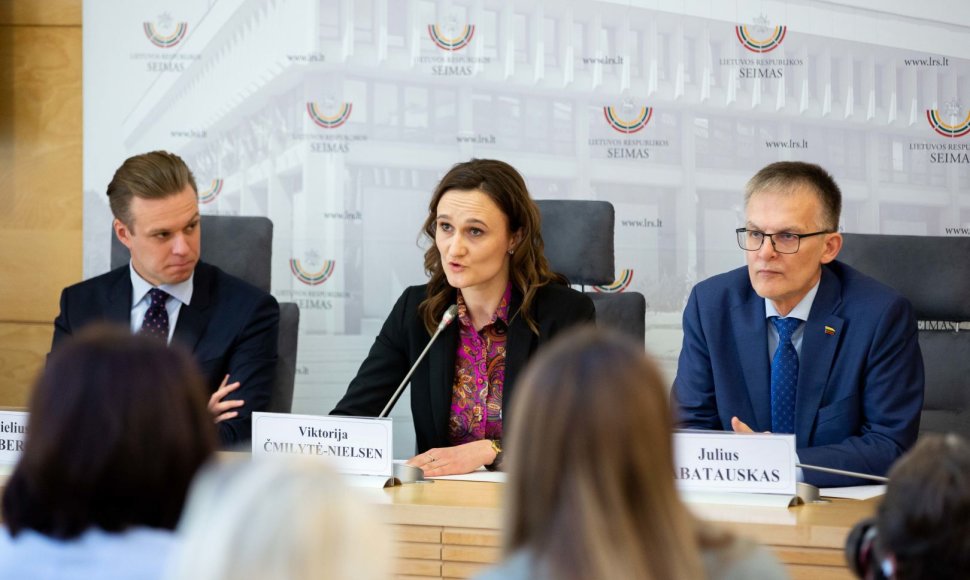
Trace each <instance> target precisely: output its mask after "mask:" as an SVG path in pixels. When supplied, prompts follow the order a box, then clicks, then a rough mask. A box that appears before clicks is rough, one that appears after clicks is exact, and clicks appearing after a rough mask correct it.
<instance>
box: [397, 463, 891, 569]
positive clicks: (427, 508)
mask: <svg viewBox="0 0 970 580" xmlns="http://www.w3.org/2000/svg"><path fill="white" fill-rule="evenodd" d="M383 493H384V494H385V495H386V499H387V502H386V503H384V504H383V505H381V508H380V509H381V510H382V512H383V514H384V516H385V518H386V519H387V521H388V522H389V523H390V524H392V526H393V527H394V530H395V533H396V538H397V541H398V560H397V562H396V568H395V573H396V574H397V577H398V578H429V577H430V578H467V577H469V576H471V575H473V574H474V573H476V572H477V571H478V570H480V569H482V568H483V567H484V566H485V565H487V564H490V563H492V562H496V561H498V560H499V558H500V546H501V535H500V531H499V530H500V529H501V525H502V510H501V504H502V493H503V485H502V484H499V483H486V482H475V481H445V480H437V481H435V482H434V483H424V484H409V485H403V486H398V487H393V488H387V489H385V490H383ZM878 501H879V500H878V499H872V500H866V501H852V500H833V501H832V502H831V503H824V504H810V505H803V506H798V507H793V508H787V509H785V508H764V507H750V506H743V507H741V506H723V505H704V504H691V509H692V510H693V511H695V513H697V514H698V515H700V516H701V517H703V518H704V519H705V520H708V521H712V522H716V523H717V524H718V525H721V526H723V527H725V528H727V529H730V530H734V531H736V532H738V533H740V534H744V535H746V536H748V537H750V538H753V539H755V540H757V541H759V542H761V543H762V544H764V545H766V546H769V547H770V548H771V549H772V550H773V551H774V553H775V554H776V555H777V556H778V558H779V559H780V560H781V561H782V562H784V564H785V566H786V567H787V569H788V572H789V574H790V575H791V577H792V578H793V579H796V580H797V579H800V578H805V579H808V578H811V579H813V580H815V579H819V580H826V579H829V578H852V577H853V576H852V573H851V572H849V570H848V568H846V566H845V561H844V558H843V555H842V554H843V545H844V542H845V538H846V536H847V535H848V533H849V530H851V529H852V526H854V525H855V523H856V522H858V521H859V520H861V519H863V518H866V517H868V516H870V515H872V514H873V513H874V512H875V508H876V505H877V504H878Z"/></svg>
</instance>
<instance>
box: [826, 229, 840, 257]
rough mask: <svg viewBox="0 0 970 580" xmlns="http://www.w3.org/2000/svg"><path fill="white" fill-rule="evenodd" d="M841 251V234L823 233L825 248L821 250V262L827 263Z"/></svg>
mask: <svg viewBox="0 0 970 580" xmlns="http://www.w3.org/2000/svg"><path fill="white" fill-rule="evenodd" d="M840 251H842V234H840V233H838V232H836V233H834V234H825V248H824V250H823V251H822V263H823V264H828V263H829V262H831V261H832V260H834V259H835V257H836V256H838V255H839V252H840Z"/></svg>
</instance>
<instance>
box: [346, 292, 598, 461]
mask: <svg viewBox="0 0 970 580" xmlns="http://www.w3.org/2000/svg"><path fill="white" fill-rule="evenodd" d="M425 288H426V287H425V286H412V287H410V288H408V289H407V290H405V291H404V294H402V295H401V297H400V298H399V299H398V301H397V304H395V305H394V309H393V310H392V311H391V314H390V316H388V317H387V320H386V321H385V322H384V327H383V328H382V329H381V333H380V334H379V335H378V336H377V340H375V341H374V346H372V347H371V349H370V353H369V354H368V355H367V358H366V359H364V362H363V363H362V364H361V365H360V370H358V371H357V376H356V377H355V378H354V380H353V381H351V383H350V386H349V387H348V388H347V393H346V394H345V395H344V397H343V399H341V400H340V402H339V403H337V407H336V408H335V409H334V410H333V411H331V413H332V414H334V415H357V416H365V417H374V416H377V414H378V413H380V412H381V410H382V409H383V408H384V405H386V404H387V401H388V400H390V398H391V395H392V394H393V393H394V389H396V388H397V386H398V384H400V382H401V381H402V380H403V379H404V377H405V375H407V372H408V370H409V369H410V368H411V365H412V364H414V361H416V360H417V359H418V355H419V354H421V351H422V350H424V347H425V346H427V344H428V340H430V339H431V336H430V335H429V334H428V331H427V330H426V329H425V328H424V323H423V322H422V321H421V318H420V316H419V315H418V305H419V304H421V302H422V301H423V300H424V298H425ZM521 301H522V296H521V295H520V294H519V293H518V292H515V291H513V292H512V303H511V305H510V308H509V320H510V323H509V329H508V342H507V344H506V355H505V385H504V387H503V391H502V419H503V421H504V422H505V424H506V425H508V423H507V422H508V421H509V417H510V414H509V413H510V411H511V409H512V403H513V402H514V399H513V397H512V394H513V392H514V390H515V380H516V378H518V376H519V374H520V373H521V371H522V367H523V366H525V363H526V362H527V361H528V360H529V357H531V356H532V355H533V353H535V351H536V350H537V349H538V348H540V347H541V346H542V345H544V344H545V343H547V342H548V341H549V340H550V339H552V338H553V337H554V336H555V335H556V334H557V333H559V332H560V331H562V330H563V329H565V328H567V327H569V326H572V325H575V324H580V323H584V322H591V321H592V320H593V319H594V316H595V312H594V310H593V302H592V301H591V300H590V299H589V298H588V297H587V296H585V295H583V294H582V293H581V292H577V291H575V290H572V289H570V288H568V287H565V286H559V285H554V284H550V285H547V286H543V287H541V288H539V290H538V291H537V292H536V297H535V300H534V301H533V306H532V316H533V320H535V322H536V324H537V325H538V327H539V334H538V335H536V334H533V332H532V330H530V329H529V326H528V324H526V322H525V320H524V319H523V318H522V317H521V316H517V315H516V313H517V312H518V311H519V304H520V303H521ZM457 349H458V324H457V322H456V323H454V324H452V325H450V326H449V327H448V328H446V329H445V330H444V331H443V332H442V333H441V335H440V336H439V337H438V339H437V340H436V341H435V343H434V344H433V345H432V346H431V350H430V351H428V354H427V356H426V357H425V358H424V360H423V361H421V364H420V365H418V368H417V370H415V372H414V375H413V376H412V377H411V414H412V416H413V418H414V430H415V434H416V436H417V445H418V452H419V453H421V452H424V451H427V450H428V449H431V448H432V447H447V446H449V445H450V443H449V441H448V419H449V415H450V413H451V394H452V385H453V384H454V382H455V353H456V351H457Z"/></svg>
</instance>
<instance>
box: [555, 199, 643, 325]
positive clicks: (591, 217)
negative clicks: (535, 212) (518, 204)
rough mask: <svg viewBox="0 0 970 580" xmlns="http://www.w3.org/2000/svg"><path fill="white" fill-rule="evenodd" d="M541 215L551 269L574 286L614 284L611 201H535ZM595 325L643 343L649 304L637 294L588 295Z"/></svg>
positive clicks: (613, 214)
mask: <svg viewBox="0 0 970 580" xmlns="http://www.w3.org/2000/svg"><path fill="white" fill-rule="evenodd" d="M536 204H537V205H538V206H539V211H540V213H541V214H542V241H543V243H544V244H545V250H546V258H547V259H548V260H549V266H550V267H551V268H552V269H553V271H555V272H558V273H560V274H562V275H564V276H566V277H567V278H569V281H570V283H572V284H579V285H583V286H587V285H593V286H603V285H606V284H612V283H613V282H614V281H615V280H616V268H615V260H614V252H613V227H614V221H615V217H616V216H615V212H614V210H613V204H611V203H610V202H608V201H588V200H575V199H540V200H536ZM586 294H587V295H588V296H589V297H590V298H591V299H592V300H593V306H594V307H595V308H596V323H597V324H599V325H601V326H604V327H607V328H613V329H616V330H619V331H620V332H623V333H626V334H629V335H630V336H633V337H635V338H636V339H637V340H639V341H640V344H643V342H644V340H645V337H646V328H645V326H646V311H647V301H646V299H644V297H643V295H642V294H640V293H639V292H623V293H618V294H608V293H599V292H587V293H586Z"/></svg>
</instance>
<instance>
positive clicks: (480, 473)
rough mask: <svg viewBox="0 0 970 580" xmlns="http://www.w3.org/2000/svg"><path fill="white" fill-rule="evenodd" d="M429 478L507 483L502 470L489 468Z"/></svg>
mask: <svg viewBox="0 0 970 580" xmlns="http://www.w3.org/2000/svg"><path fill="white" fill-rule="evenodd" d="M428 479H450V480H454V481H490V482H493V483H505V480H506V479H507V477H506V475H505V473H504V472H502V471H488V470H487V469H484V468H482V469H479V470H477V471H473V472H471V473H466V474H464V475H441V476H438V477H429V478H428Z"/></svg>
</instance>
